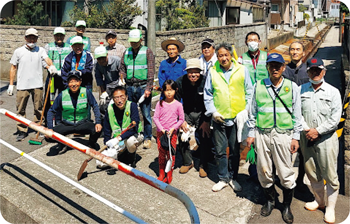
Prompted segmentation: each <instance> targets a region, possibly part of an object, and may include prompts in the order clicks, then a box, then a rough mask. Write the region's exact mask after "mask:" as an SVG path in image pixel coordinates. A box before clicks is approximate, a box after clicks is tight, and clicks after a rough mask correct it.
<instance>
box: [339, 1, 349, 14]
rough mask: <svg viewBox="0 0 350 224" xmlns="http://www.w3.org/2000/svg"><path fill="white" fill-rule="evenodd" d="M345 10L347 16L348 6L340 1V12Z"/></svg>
mask: <svg viewBox="0 0 350 224" xmlns="http://www.w3.org/2000/svg"><path fill="white" fill-rule="evenodd" d="M343 12H345V15H346V16H348V15H349V8H348V7H346V5H345V4H344V3H342V2H340V13H343Z"/></svg>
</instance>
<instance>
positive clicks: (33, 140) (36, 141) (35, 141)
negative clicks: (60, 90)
mask: <svg viewBox="0 0 350 224" xmlns="http://www.w3.org/2000/svg"><path fill="white" fill-rule="evenodd" d="M49 75H50V74H49ZM51 78H52V77H51V75H50V79H49V85H48V86H47V89H46V96H45V102H44V106H43V110H42V111H41V117H40V122H39V125H41V122H42V121H43V117H44V111H45V107H46V102H47V97H48V95H49V92H50V91H49V90H48V88H49V87H50V86H51ZM39 134H40V132H37V133H36V136H35V138H31V139H29V141H28V142H29V144H31V145H41V144H42V142H43V139H39Z"/></svg>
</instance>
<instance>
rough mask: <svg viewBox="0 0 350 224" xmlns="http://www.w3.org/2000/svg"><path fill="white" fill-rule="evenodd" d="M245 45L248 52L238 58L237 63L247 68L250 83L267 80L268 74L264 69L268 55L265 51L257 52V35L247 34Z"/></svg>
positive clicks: (258, 37) (258, 40)
mask: <svg viewBox="0 0 350 224" xmlns="http://www.w3.org/2000/svg"><path fill="white" fill-rule="evenodd" d="M245 44H246V45H247V47H248V51H247V52H245V53H244V54H243V55H242V56H241V57H239V59H238V63H240V64H242V65H244V66H245V67H247V68H248V70H249V75H250V78H251V80H252V83H255V82H256V81H258V80H261V79H266V78H268V77H269V73H268V72H267V69H266V59H267V55H268V54H267V52H266V51H262V50H259V45H260V44H261V40H260V36H259V34H258V33H256V32H254V31H252V32H249V33H248V34H247V35H246V37H245Z"/></svg>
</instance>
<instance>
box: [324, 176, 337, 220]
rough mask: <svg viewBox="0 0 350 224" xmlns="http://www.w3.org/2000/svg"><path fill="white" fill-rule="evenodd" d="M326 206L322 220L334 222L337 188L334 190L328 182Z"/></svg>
mask: <svg viewBox="0 0 350 224" xmlns="http://www.w3.org/2000/svg"><path fill="white" fill-rule="evenodd" d="M326 186H327V206H326V213H325V214H324V221H325V222H326V223H335V211H334V209H335V204H336V203H337V198H338V194H339V189H338V190H334V189H333V188H332V187H331V186H330V185H329V184H328V183H327V185H326Z"/></svg>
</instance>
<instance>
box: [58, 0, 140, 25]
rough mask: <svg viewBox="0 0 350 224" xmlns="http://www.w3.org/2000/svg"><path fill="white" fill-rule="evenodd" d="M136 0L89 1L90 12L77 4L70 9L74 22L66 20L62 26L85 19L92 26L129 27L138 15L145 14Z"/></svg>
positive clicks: (70, 15)
mask: <svg viewBox="0 0 350 224" xmlns="http://www.w3.org/2000/svg"><path fill="white" fill-rule="evenodd" d="M135 2H136V0H111V1H110V2H109V3H108V4H101V1H94V2H89V4H88V5H87V11H88V13H85V10H84V8H83V7H78V6H77V5H76V6H74V8H73V9H72V10H71V11H69V17H70V19H71V20H72V21H73V22H64V23H62V24H61V25H62V26H74V24H75V21H77V20H85V22H86V26H87V27H91V28H114V29H129V28H130V26H131V24H132V23H133V21H134V19H135V17H136V16H140V15H142V14H143V12H142V10H141V8H140V6H138V4H137V3H135Z"/></svg>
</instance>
